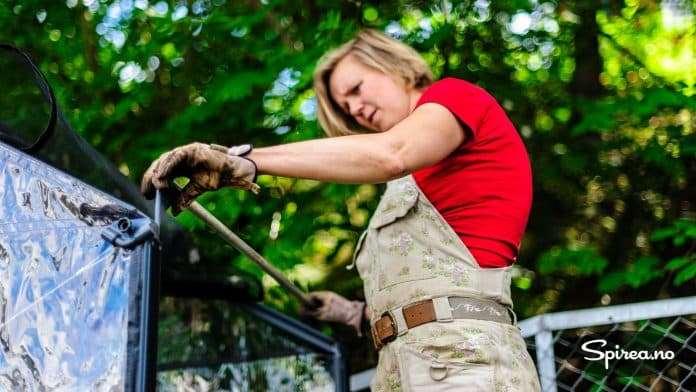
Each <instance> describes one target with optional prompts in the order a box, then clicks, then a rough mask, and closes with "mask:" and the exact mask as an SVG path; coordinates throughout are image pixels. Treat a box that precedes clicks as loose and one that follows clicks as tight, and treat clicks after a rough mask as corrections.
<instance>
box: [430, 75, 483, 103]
mask: <svg viewBox="0 0 696 392" xmlns="http://www.w3.org/2000/svg"><path fill="white" fill-rule="evenodd" d="M423 94H427V95H443V94H444V95H448V96H456V95H460V94H466V95H467V96H469V97H471V96H472V95H475V96H478V97H480V98H484V99H492V100H495V98H494V97H493V96H492V95H491V94H490V93H489V92H488V91H486V90H485V89H484V88H483V87H481V86H478V85H476V84H474V83H472V82H470V81H468V80H464V79H460V78H455V77H445V78H442V79H440V80H438V81H435V82H433V83H432V84H431V85H430V86H428V87H427V88H426V89H425V91H424V92H423Z"/></svg>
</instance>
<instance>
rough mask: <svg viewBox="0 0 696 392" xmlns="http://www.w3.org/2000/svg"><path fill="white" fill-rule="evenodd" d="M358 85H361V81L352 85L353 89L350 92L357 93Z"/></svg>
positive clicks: (358, 90)
mask: <svg viewBox="0 0 696 392" xmlns="http://www.w3.org/2000/svg"><path fill="white" fill-rule="evenodd" d="M360 85H362V82H360V83H358V84H356V85H355V87H353V90H351V92H352V93H353V94H357V93H358V92H360Z"/></svg>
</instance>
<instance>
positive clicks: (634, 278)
mask: <svg viewBox="0 0 696 392" xmlns="http://www.w3.org/2000/svg"><path fill="white" fill-rule="evenodd" d="M659 264H660V260H659V259H658V258H657V257H654V256H643V257H641V258H639V259H638V260H636V261H635V263H634V264H633V265H631V266H630V267H629V269H628V271H627V272H626V282H627V283H628V284H629V285H630V286H631V287H633V288H638V287H641V286H644V285H645V284H647V283H648V282H650V281H652V280H654V279H657V278H659V277H660V276H662V275H663V274H664V272H663V271H661V270H660V269H658V268H656V267H657V265H659Z"/></svg>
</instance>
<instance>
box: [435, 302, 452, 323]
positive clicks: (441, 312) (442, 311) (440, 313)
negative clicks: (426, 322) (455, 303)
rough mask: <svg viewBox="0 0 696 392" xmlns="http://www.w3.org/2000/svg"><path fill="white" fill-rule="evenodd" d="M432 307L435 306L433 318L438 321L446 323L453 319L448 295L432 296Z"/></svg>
mask: <svg viewBox="0 0 696 392" xmlns="http://www.w3.org/2000/svg"><path fill="white" fill-rule="evenodd" d="M433 307H434V308H435V319H436V320H437V321H438V322H441V323H447V322H450V321H453V320H454V318H453V317H452V307H451V306H450V303H449V298H448V297H437V298H433Z"/></svg>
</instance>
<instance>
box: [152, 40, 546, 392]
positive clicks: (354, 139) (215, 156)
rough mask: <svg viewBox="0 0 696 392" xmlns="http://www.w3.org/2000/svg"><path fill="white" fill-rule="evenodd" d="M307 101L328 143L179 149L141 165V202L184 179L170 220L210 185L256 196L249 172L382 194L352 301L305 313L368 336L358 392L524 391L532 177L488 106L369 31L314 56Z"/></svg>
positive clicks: (332, 299) (529, 365) (530, 387)
mask: <svg viewBox="0 0 696 392" xmlns="http://www.w3.org/2000/svg"><path fill="white" fill-rule="evenodd" d="M314 88H315V92H316V96H317V101H318V118H319V122H320V124H321V126H322V127H323V129H324V130H325V132H326V133H327V134H328V135H329V136H331V137H329V138H325V139H320V140H311V141H305V142H299V143H291V144H285V145H278V146H272V147H264V148H258V149H252V148H251V146H250V145H242V146H235V147H231V148H229V149H228V148H224V147H220V146H214V145H213V146H208V145H204V144H200V143H194V144H191V145H188V146H183V147H179V148H177V149H175V150H173V151H171V152H168V153H165V154H163V155H162V156H161V157H160V158H159V159H158V160H157V161H155V162H154V163H153V164H152V165H151V167H150V168H149V169H148V171H147V172H146V174H145V176H144V178H143V192H145V193H146V194H148V195H151V194H152V192H153V191H154V189H155V188H166V187H167V182H168V179H169V178H171V177H172V176H176V175H182V174H184V175H188V176H189V177H190V178H191V179H192V180H191V182H190V183H189V186H187V188H186V189H185V191H184V192H183V193H182V195H181V196H180V198H179V200H178V203H177V204H178V205H179V207H185V206H186V205H187V204H188V203H189V202H190V201H191V200H193V199H194V198H195V197H196V196H198V195H199V194H200V193H202V192H204V191H206V190H211V189H217V188H219V187H221V186H228V185H232V186H237V187H241V188H245V189H249V190H255V189H254V187H255V184H254V180H255V177H256V175H257V174H258V173H263V174H271V175H279V176H287V177H299V178H309V179H315V180H321V181H332V182H341V183H381V182H388V184H387V189H386V191H385V193H384V195H382V198H381V200H380V203H379V205H378V207H377V210H376V211H375V213H374V215H373V216H372V218H371V219H370V222H369V224H368V228H367V230H366V231H365V232H364V233H363V234H362V235H361V237H360V239H359V241H358V244H357V246H356V250H355V255H354V265H355V266H356V267H357V269H358V272H359V274H360V276H361V277H362V279H363V280H364V290H365V298H366V303H363V302H360V301H349V300H347V299H345V298H343V297H341V296H339V295H338V294H335V293H332V292H316V293H312V296H313V297H314V298H316V299H317V300H318V301H319V303H321V306H320V307H319V308H318V309H316V310H304V311H305V312H306V313H309V314H312V315H313V316H315V317H317V318H318V319H320V320H325V321H334V322H342V323H345V324H347V325H350V326H353V327H354V328H355V330H356V331H357V332H358V333H360V330H361V324H363V322H364V323H365V324H369V327H370V328H369V329H370V333H371V335H372V338H373V341H374V343H375V347H376V348H377V349H378V350H379V363H378V366H377V371H376V375H375V377H374V379H373V380H372V384H371V386H372V389H373V390H376V391H383V390H389V391H392V390H406V391H437V390H468V391H471V390H481V391H490V390H495V391H499V390H500V391H507V390H515V391H537V390H539V389H540V388H539V382H538V377H537V373H536V369H535V368H534V364H533V362H532V360H531V358H530V357H529V354H528V353H527V350H526V347H525V342H524V340H523V339H522V337H521V335H520V331H519V329H518V328H517V327H516V323H517V321H516V319H515V316H514V312H513V311H512V300H511V298H510V265H511V264H512V263H513V262H514V261H515V258H516V256H517V251H518V249H519V244H520V240H521V238H522V235H523V232H524V228H525V226H526V222H527V217H528V214H529V209H530V206H531V170H530V165H529V160H528V157H527V153H526V150H525V148H524V145H523V143H522V141H521V139H520V138H519V136H518V135H517V132H516V131H515V128H514V126H513V125H512V123H511V122H510V120H509V119H508V118H507V116H506V115H505V113H504V111H503V110H502V108H501V107H500V105H498V104H497V102H496V101H495V99H494V98H493V97H492V96H491V95H489V94H488V93H486V92H485V91H484V90H483V89H481V88H479V87H477V86H475V85H473V84H470V83H468V82H466V81H463V80H459V79H453V78H448V79H443V80H440V81H437V82H433V78H432V75H431V72H430V70H429V69H428V66H427V65H426V63H425V62H424V61H423V59H422V58H421V57H420V56H419V55H418V53H417V52H416V51H415V50H413V49H412V48H410V47H408V46H406V45H404V44H402V43H400V42H399V41H396V40H393V39H391V38H389V37H387V36H385V35H383V34H381V33H379V32H376V31H373V30H365V31H362V32H360V33H359V34H358V35H357V37H356V38H355V39H353V40H351V41H350V42H348V43H346V44H344V45H343V46H341V47H340V48H338V49H336V50H334V51H332V52H330V53H329V54H327V55H326V56H325V57H323V58H322V60H320V63H319V65H318V67H317V69H316V71H315V77H314ZM338 136H340V137H338Z"/></svg>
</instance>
